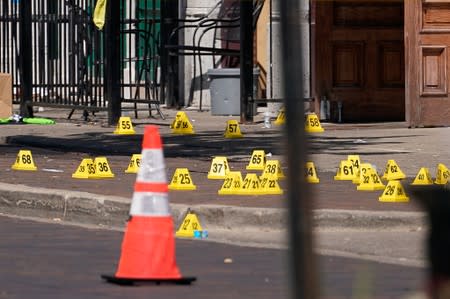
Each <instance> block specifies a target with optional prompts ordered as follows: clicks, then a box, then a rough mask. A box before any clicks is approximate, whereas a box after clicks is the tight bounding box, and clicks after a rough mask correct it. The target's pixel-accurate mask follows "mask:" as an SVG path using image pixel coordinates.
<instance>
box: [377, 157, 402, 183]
mask: <svg viewBox="0 0 450 299" xmlns="http://www.w3.org/2000/svg"><path fill="white" fill-rule="evenodd" d="M382 178H384V179H386V180H388V181H390V180H400V179H404V178H406V175H405V174H404V173H403V171H402V170H401V169H400V167H399V166H398V165H397V162H395V160H388V162H387V163H386V168H385V170H384V174H383V176H382Z"/></svg>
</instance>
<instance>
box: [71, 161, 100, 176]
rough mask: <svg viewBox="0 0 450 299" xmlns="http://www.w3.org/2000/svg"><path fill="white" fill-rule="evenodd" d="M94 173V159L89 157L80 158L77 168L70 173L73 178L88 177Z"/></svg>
mask: <svg viewBox="0 0 450 299" xmlns="http://www.w3.org/2000/svg"><path fill="white" fill-rule="evenodd" d="M93 174H95V167H94V161H93V160H92V159H91V158H84V159H83V160H81V163H80V165H79V166H78V168H77V170H76V171H75V172H74V173H72V178H74V179H89V176H91V175H93Z"/></svg>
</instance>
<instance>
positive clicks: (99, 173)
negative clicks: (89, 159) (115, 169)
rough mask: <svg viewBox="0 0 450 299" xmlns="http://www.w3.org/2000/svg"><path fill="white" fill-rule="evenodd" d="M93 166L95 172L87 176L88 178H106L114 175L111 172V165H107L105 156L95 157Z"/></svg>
mask: <svg viewBox="0 0 450 299" xmlns="http://www.w3.org/2000/svg"><path fill="white" fill-rule="evenodd" d="M94 167H95V174H93V175H92V176H89V178H93V179H107V178H113V177H114V173H112V171H111V167H109V164H108V159H106V157H97V158H95V159H94Z"/></svg>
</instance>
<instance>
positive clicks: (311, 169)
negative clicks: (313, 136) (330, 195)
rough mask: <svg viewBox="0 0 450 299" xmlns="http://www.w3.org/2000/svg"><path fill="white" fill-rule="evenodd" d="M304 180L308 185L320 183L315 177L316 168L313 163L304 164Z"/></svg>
mask: <svg viewBox="0 0 450 299" xmlns="http://www.w3.org/2000/svg"><path fill="white" fill-rule="evenodd" d="M305 178H306V181H307V182H308V183H312V184H318V183H319V182H320V180H319V178H318V177H317V171H316V167H315V166H314V163H313V162H306V165H305Z"/></svg>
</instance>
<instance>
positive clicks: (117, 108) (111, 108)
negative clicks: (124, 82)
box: [105, 1, 122, 126]
mask: <svg viewBox="0 0 450 299" xmlns="http://www.w3.org/2000/svg"><path fill="white" fill-rule="evenodd" d="M105 34H106V36H105V41H106V49H105V54H106V57H105V82H106V84H105V85H106V86H105V96H106V99H107V101H108V124H109V125H110V126H111V125H115V124H116V123H117V121H118V120H119V118H120V116H121V113H122V112H121V99H120V71H121V69H120V67H121V63H120V1H108V4H107V7H106V20H105Z"/></svg>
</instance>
